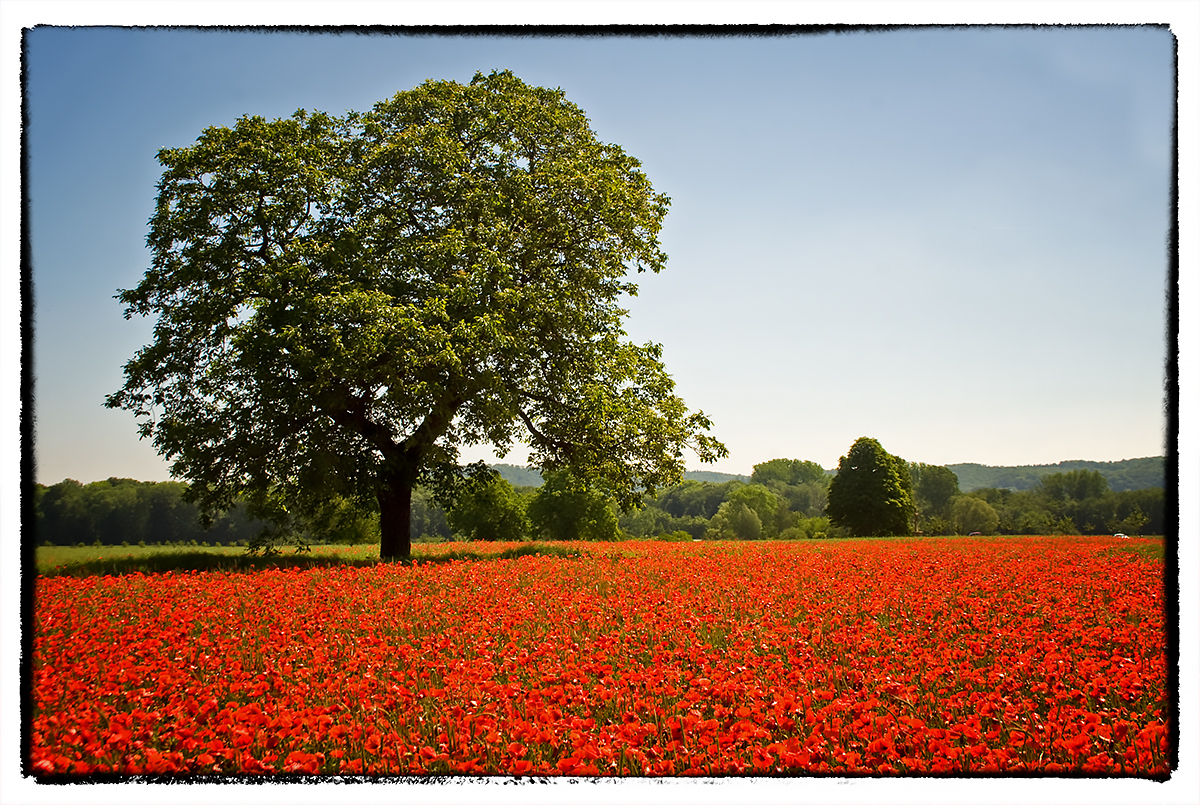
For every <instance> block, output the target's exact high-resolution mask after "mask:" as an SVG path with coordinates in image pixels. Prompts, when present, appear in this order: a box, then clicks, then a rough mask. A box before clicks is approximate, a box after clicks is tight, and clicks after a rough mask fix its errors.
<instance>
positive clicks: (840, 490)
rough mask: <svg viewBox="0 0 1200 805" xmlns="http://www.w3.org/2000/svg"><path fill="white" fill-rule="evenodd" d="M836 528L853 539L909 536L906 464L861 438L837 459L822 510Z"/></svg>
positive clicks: (910, 506)
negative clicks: (826, 499)
mask: <svg viewBox="0 0 1200 805" xmlns="http://www.w3.org/2000/svg"><path fill="white" fill-rule="evenodd" d="M825 512H826V514H827V515H828V516H829V519H830V521H831V522H832V523H834V524H835V525H839V526H842V527H843V528H845V529H846V530H848V531H849V532H850V533H851V534H853V535H854V536H856V537H879V536H889V535H899V536H908V535H910V534H912V528H913V525H912V519H913V512H914V506H913V498H912V479H911V477H910V476H909V474H908V465H907V464H905V462H904V460H903V459H901V458H899V457H898V456H893V455H891V454H890V453H888V452H887V451H886V450H884V449H883V447H882V445H880V444H879V442H877V441H876V440H874V439H869V438H866V437H863V438H861V439H859V440H858V441H856V442H855V443H854V444H853V446H851V448H850V452H849V453H847V454H846V455H844V456H842V457H841V459H839V460H838V471H837V475H835V476H834V477H833V480H832V481H830V484H829V505H828V507H827V508H826V510H825Z"/></svg>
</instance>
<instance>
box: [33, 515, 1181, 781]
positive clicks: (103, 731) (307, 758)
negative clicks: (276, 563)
mask: <svg viewBox="0 0 1200 805" xmlns="http://www.w3.org/2000/svg"><path fill="white" fill-rule="evenodd" d="M1146 546H1152V543H1149V542H1148V541H1143V540H1118V539H1113V538H1109V537H1015V538H949V539H887V540H846V541H831V542H795V543H787V542H774V543H755V542H709V543H694V544H693V543H656V542H620V543H606V544H587V545H583V546H580V545H579V544H575V545H573V546H572V547H573V549H577V550H579V551H580V552H581V553H582V555H581V556H537V555H530V556H520V557H517V558H511V559H491V560H471V561H450V562H444V563H424V564H423V563H416V564H413V565H408V566H405V565H392V564H379V565H373V566H366V567H354V566H343V567H338V566H332V567H319V568H312V569H306V570H296V569H269V570H261V571H257V572H187V573H156V574H139V573H135V574H129V575H121V576H87V577H83V578H75V577H70V576H58V577H40V578H38V579H37V580H36V585H37V586H36V597H35V610H36V617H35V622H34V623H33V624H32V628H33V630H34V631H33V653H32V658H31V663H32V665H31V669H32V670H31V675H30V679H29V680H28V684H29V687H30V699H29V702H30V706H31V710H30V712H29V713H28V714H27V715H26V718H27V723H28V725H29V727H28V728H29V737H30V747H31V757H30V759H29V760H30V763H29V767H28V768H29V769H30V770H31V771H32V772H33V773H34V774H36V775H40V776H45V775H68V776H70V775H90V774H96V773H100V774H115V775H187V776H189V777H192V776H197V775H231V774H238V775H245V774H250V775H277V774H303V775H312V774H321V775H339V774H341V775H507V776H511V775H522V776H539V775H571V776H579V775H605V776H639V777H640V776H683V775H702V776H725V775H774V776H783V775H819V776H854V775H910V776H917V775H920V776H927V775H939V774H940V775H964V774H966V775H975V774H980V775H982V774H1005V775H1009V774H1012V775H1021V774H1037V775H1047V774H1048V775H1057V774H1063V775H1075V774H1086V775H1091V776H1110V775H1111V776H1124V777H1162V776H1165V775H1166V774H1168V773H1169V771H1170V765H1171V756H1172V752H1171V746H1170V743H1169V742H1170V736H1171V730H1170V725H1169V721H1168V718H1169V713H1170V706H1169V701H1168V698H1167V692H1166V680H1167V647H1166V637H1165V632H1164V610H1163V583H1162V563H1161V561H1158V560H1157V559H1155V558H1153V557H1150V558H1147V557H1146V556H1145V555H1143V552H1139V551H1138V550H1134V549H1137V548H1139V547H1146ZM511 547H512V546H511V545H496V544H476V545H473V546H472V549H473V550H476V551H478V552H480V553H486V552H489V551H490V552H498V551H500V550H502V549H505V548H511ZM439 548H440V546H432V547H426V548H425V550H428V551H433V552H436V551H437V550H439Z"/></svg>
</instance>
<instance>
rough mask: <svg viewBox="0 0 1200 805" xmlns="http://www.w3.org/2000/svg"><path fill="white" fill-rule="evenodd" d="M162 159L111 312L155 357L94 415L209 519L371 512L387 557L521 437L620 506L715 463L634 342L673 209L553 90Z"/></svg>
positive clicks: (405, 547)
mask: <svg viewBox="0 0 1200 805" xmlns="http://www.w3.org/2000/svg"><path fill="white" fill-rule="evenodd" d="M158 159H159V162H160V163H161V164H162V165H163V167H164V172H163V175H162V179H161V181H160V182H159V185H158V200H157V207H156V209H155V212H154V215H153V217H152V218H151V220H150V234H149V237H148V243H149V246H150V248H151V251H152V255H153V257H152V264H151V268H150V269H149V270H148V271H147V272H146V275H145V277H144V278H143V279H142V281H141V283H140V284H139V285H138V286H137V287H136V288H133V289H130V290H124V291H121V292H120V293H119V295H118V299H120V300H121V301H122V302H123V303H124V304H125V305H127V308H126V317H129V316H132V315H145V316H156V317H157V321H156V324H155V329H154V339H153V342H152V343H150V344H149V345H148V346H146V347H144V348H142V349H141V350H139V351H138V352H137V353H136V354H135V355H134V357H133V358H132V359H131V360H130V361H129V362H128V363H127V364H126V365H125V376H126V381H125V385H124V387H123V388H122V389H121V390H120V391H118V392H116V393H115V394H112V395H110V396H109V398H108V399H107V402H106V404H107V405H108V406H109V407H114V408H125V409H128V410H131V411H133V412H134V413H135V414H136V415H137V416H139V417H141V418H142V419H143V421H142V424H141V426H140V429H141V433H142V435H143V436H145V437H149V438H152V439H153V440H154V444H155V446H156V448H157V449H158V450H159V451H160V452H161V453H162V454H164V455H165V456H166V457H167V458H168V459H169V460H171V461H172V472H173V474H174V475H175V476H177V477H180V478H183V479H186V480H188V481H190V482H191V487H190V488H191V492H192V494H193V496H194V497H195V499H196V501H197V502H198V503H200V504H201V505H202V506H203V507H204V508H205V509H208V510H219V509H221V508H224V507H227V506H228V505H230V504H231V503H232V502H233V501H234V500H235V499H237V498H238V497H239V496H242V497H243V498H244V499H246V500H248V501H249V503H250V505H252V506H253V508H254V510H255V512H256V513H257V514H259V515H260V516H264V517H269V518H271V519H272V521H274V522H276V523H277V524H278V525H279V526H280V527H281V528H286V527H287V526H288V524H289V523H293V522H296V521H302V520H303V519H304V518H306V517H309V516H311V515H313V514H314V513H319V512H320V511H321V510H322V509H323V507H326V506H327V505H328V502H329V501H330V500H331V499H333V496H341V497H343V498H356V499H358V500H360V501H362V502H372V503H373V504H375V505H378V508H379V511H380V527H381V532H382V537H381V545H380V553H381V556H382V557H384V558H396V557H403V556H407V555H408V554H409V550H410V535H409V507H410V501H411V494H412V489H413V486H414V485H415V484H417V483H418V482H420V483H424V484H428V485H430V486H431V487H433V488H435V489H450V488H452V487H453V486H454V484H455V479H456V478H459V477H461V474H462V471H461V469H460V467H459V460H458V456H459V452H458V450H459V448H460V447H461V446H464V445H474V444H491V445H494V446H495V447H496V453H497V456H499V457H503V456H504V455H505V453H506V451H507V450H508V449H509V448H510V447H511V446H512V444H513V443H514V442H515V441H518V440H519V441H523V442H526V443H527V444H529V446H530V450H531V453H530V459H529V460H530V463H531V464H534V465H536V466H539V467H541V468H543V469H550V470H553V469H559V468H562V469H568V468H569V469H570V470H571V471H572V472H574V473H575V474H576V475H578V476H579V477H587V478H588V479H589V481H590V482H591V483H594V484H598V485H601V486H603V488H604V490H605V492H606V494H609V495H611V496H613V497H614V498H615V499H617V500H618V501H619V502H620V503H621V504H622V505H632V504H634V503H636V502H637V501H638V500H639V499H640V497H641V495H642V494H643V493H644V492H645V491H646V490H652V489H655V488H660V487H664V486H670V485H671V484H674V483H677V482H678V480H679V478H680V477H681V474H682V470H683V457H682V455H683V454H682V451H683V449H684V448H685V446H686V447H691V448H692V449H694V450H695V451H696V453H697V454H698V455H699V458H700V459H701V460H702V461H712V460H714V459H715V458H717V457H719V456H721V455H724V454H725V448H724V447H723V446H722V445H721V444H720V443H719V442H717V441H716V440H715V439H713V438H712V437H710V436H708V435H706V434H705V431H707V430H708V429H709V427H710V425H711V423H710V422H709V420H708V419H707V418H706V417H705V416H704V415H703V413H701V412H696V413H689V412H688V410H687V407H686V406H685V404H684V402H683V401H682V400H681V399H680V398H679V397H677V396H676V395H675V394H674V383H673V381H672V380H671V378H670V377H669V376H668V375H667V373H666V371H665V368H664V366H663V364H662V362H661V348H660V347H659V346H658V345H655V344H652V343H648V344H644V345H637V344H634V343H632V342H629V341H628V340H627V339H626V338H625V332H624V331H623V329H622V320H623V318H624V316H625V315H626V311H625V310H623V309H622V308H621V307H620V306H619V301H620V298H621V296H622V295H623V294H630V295H633V294H635V293H636V290H637V287H636V285H634V284H633V283H631V282H630V281H629V279H628V277H627V273H628V272H629V271H630V270H633V269H636V270H637V271H638V272H643V271H646V270H649V271H652V272H658V271H659V270H660V269H662V268H663V266H664V264H665V261H666V255H665V254H664V253H663V252H662V251H661V249H660V248H659V242H658V233H659V231H660V228H661V225H662V221H663V218H664V216H665V215H666V212H667V206H668V203H669V199H667V198H666V197H665V196H663V195H661V194H657V193H655V192H654V190H653V188H652V187H651V185H650V182H649V180H648V179H647V178H646V176H645V175H644V174H643V173H642V172H641V171H640V170H639V168H640V164H639V163H638V161H637V160H635V159H633V158H632V157H630V156H629V155H627V154H626V153H625V152H624V151H623V150H622V149H621V148H619V147H618V146H616V145H609V144H605V143H602V142H601V141H599V140H598V139H597V138H596V136H595V134H594V133H593V132H592V130H591V128H590V126H589V123H588V120H587V118H586V117H585V115H584V114H583V112H582V111H581V110H580V109H579V108H578V107H576V106H575V105H574V104H572V103H570V102H568V101H567V100H566V98H565V96H564V94H563V92H562V91H561V90H553V89H545V88H540V87H532V86H529V85H527V84H525V83H523V82H522V81H520V80H519V79H518V78H516V77H515V76H513V75H512V74H511V73H508V72H497V73H492V74H491V75H487V76H484V75H482V74H477V75H476V76H475V78H474V80H472V81H471V82H470V84H468V85H461V84H458V83H455V82H452V81H429V82H426V83H425V84H422V85H421V86H419V87H416V88H415V89H412V90H409V91H406V92H401V93H399V94H397V95H396V96H394V97H393V98H391V99H389V100H386V101H382V102H380V103H378V104H376V105H375V106H374V107H373V108H372V109H371V110H370V111H369V112H366V113H363V114H358V113H353V112H351V113H348V114H347V115H345V116H343V117H336V116H331V115H327V114H324V113H307V112H304V111H299V112H297V113H296V114H295V115H294V116H292V117H291V118H289V119H283V120H276V121H273V122H268V121H266V120H264V119H263V118H260V117H243V118H241V119H239V120H238V121H237V122H236V123H235V124H234V126H233V127H232V128H228V127H212V128H208V129H206V130H205V131H204V132H203V133H202V134H201V136H200V138H199V139H198V140H197V141H196V143H195V144H194V145H191V146H189V147H186V148H170V149H164V150H162V151H160V152H159V154H158Z"/></svg>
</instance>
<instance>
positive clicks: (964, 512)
mask: <svg viewBox="0 0 1200 805" xmlns="http://www.w3.org/2000/svg"><path fill="white" fill-rule="evenodd" d="M950 519H951V520H952V521H953V522H954V527H955V528H956V529H958V533H960V534H972V533H975V532H979V533H980V534H995V533H996V528H997V526H999V525H1000V515H998V514H996V510H995V509H993V508H992V507H991V506H989V505H988V504H987V501H984V500H980V499H979V498H976V497H971V496H970V495H960V496H958V497H956V498H955V499H954V502H953V503H952V504H951V505H950Z"/></svg>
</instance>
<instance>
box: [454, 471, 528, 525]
mask: <svg viewBox="0 0 1200 805" xmlns="http://www.w3.org/2000/svg"><path fill="white" fill-rule="evenodd" d="M525 508H526V504H525V500H524V499H523V498H522V497H521V496H520V495H519V494H517V491H516V490H515V489H513V485H512V484H510V483H509V482H508V481H506V480H504V479H503V478H501V477H500V473H498V472H494V473H493V474H492V476H491V477H490V478H485V479H477V480H475V482H474V483H471V484H467V485H466V486H465V488H464V489H463V490H462V491H461V492H460V493H459V495H458V497H457V498H456V499H455V501H454V505H453V506H452V507H451V508H450V510H449V511H448V512H446V520H447V521H448V522H449V524H450V527H451V528H452V529H454V531H455V532H456V533H458V534H461V535H462V536H464V537H466V538H467V539H469V540H484V541H488V542H494V541H498V542H519V541H521V540H523V539H525V537H527V536H528V535H529V518H528V517H527V516H526V514H525Z"/></svg>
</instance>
